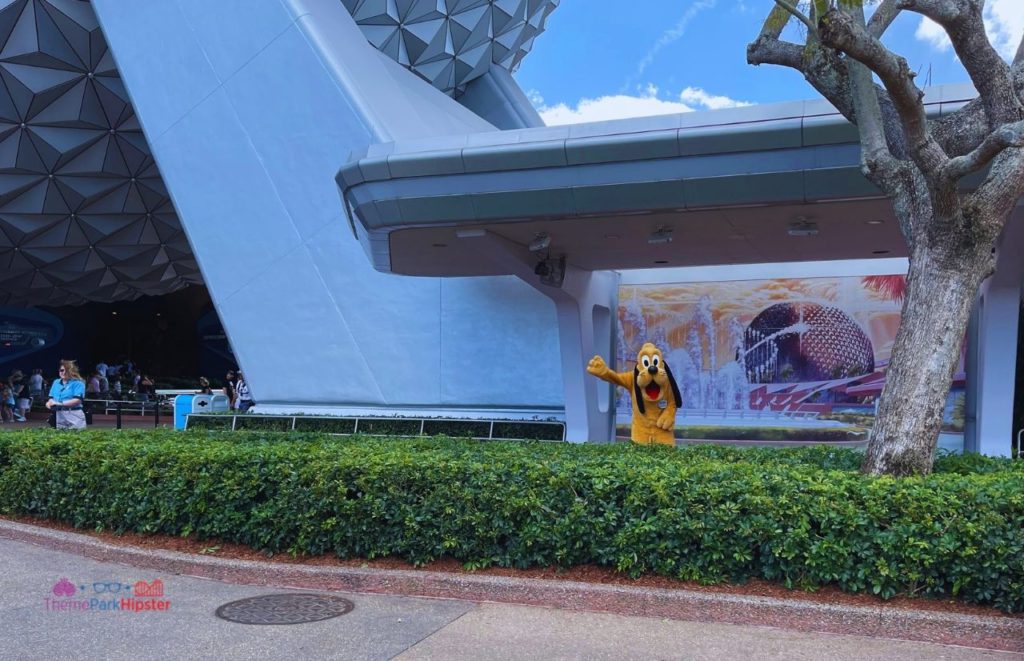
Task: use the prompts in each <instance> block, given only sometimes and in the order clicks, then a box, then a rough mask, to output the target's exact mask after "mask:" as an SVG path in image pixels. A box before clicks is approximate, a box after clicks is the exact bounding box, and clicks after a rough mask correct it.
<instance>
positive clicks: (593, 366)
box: [587, 356, 608, 376]
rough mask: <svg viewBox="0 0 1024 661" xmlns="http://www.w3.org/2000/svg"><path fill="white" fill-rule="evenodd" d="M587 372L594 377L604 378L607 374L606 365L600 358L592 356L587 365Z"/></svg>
mask: <svg viewBox="0 0 1024 661" xmlns="http://www.w3.org/2000/svg"><path fill="white" fill-rule="evenodd" d="M587 372H589V373H590V374H593V375H594V376H604V375H605V374H607V373H608V365H607V364H606V363H605V362H604V358H602V357H601V356H594V357H593V358H591V359H590V362H589V363H587Z"/></svg>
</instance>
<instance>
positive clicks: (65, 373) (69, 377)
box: [46, 360, 85, 429]
mask: <svg viewBox="0 0 1024 661" xmlns="http://www.w3.org/2000/svg"><path fill="white" fill-rule="evenodd" d="M57 371H58V374H59V376H60V378H58V379H56V380H55V381H54V382H53V385H52V386H50V399H48V400H47V402H46V408H48V409H50V410H52V411H55V413H56V416H57V429H85V412H84V411H83V410H82V400H83V399H85V382H84V381H82V376H81V375H80V374H79V373H78V365H76V364H75V361H73V360H62V361H60V368H59V369H58V370H57Z"/></svg>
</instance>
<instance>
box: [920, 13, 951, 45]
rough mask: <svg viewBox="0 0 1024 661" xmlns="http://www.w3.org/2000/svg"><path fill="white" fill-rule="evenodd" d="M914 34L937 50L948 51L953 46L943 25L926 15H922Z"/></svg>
mask: <svg viewBox="0 0 1024 661" xmlns="http://www.w3.org/2000/svg"><path fill="white" fill-rule="evenodd" d="M914 36H915V37H917V38H918V39H920V40H921V41H924V42H926V43H927V44H928V45H929V46H931V47H932V48H934V49H935V50H937V51H947V50H949V49H951V48H953V44H951V43H950V42H949V35H947V34H946V31H945V30H943V29H942V26H941V25H939V24H938V23H936V22H935V21H933V20H932V19H930V18H927V17H925V16H922V17H921V22H920V23H918V25H917V31H916V32H914Z"/></svg>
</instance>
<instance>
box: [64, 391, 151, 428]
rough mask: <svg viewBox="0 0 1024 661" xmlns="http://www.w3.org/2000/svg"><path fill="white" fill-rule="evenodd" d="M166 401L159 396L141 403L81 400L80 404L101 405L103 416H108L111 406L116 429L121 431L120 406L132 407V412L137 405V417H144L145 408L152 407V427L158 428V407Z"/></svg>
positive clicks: (125, 400) (122, 400) (134, 401)
mask: <svg viewBox="0 0 1024 661" xmlns="http://www.w3.org/2000/svg"><path fill="white" fill-rule="evenodd" d="M168 401H169V400H168V399H167V398H166V397H163V396H161V395H153V399H150V400H146V401H142V400H127V399H87V398H82V403H83V404H85V403H88V402H95V403H98V404H102V405H103V407H104V414H106V415H109V413H110V408H111V405H113V407H114V415H115V416H117V418H116V429H121V415H122V413H123V410H122V407H121V405H122V404H130V405H133V406H132V407H131V408H132V409H133V410H134V408H135V407H134V405H136V404H138V405H139V408H138V411H139V417H142V416H145V415H146V407H147V406H149V405H152V407H153V426H154V427H159V426H160V407H161V406H164V405H166V404H167V403H168Z"/></svg>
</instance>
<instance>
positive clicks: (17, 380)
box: [7, 370, 32, 422]
mask: <svg viewBox="0 0 1024 661" xmlns="http://www.w3.org/2000/svg"><path fill="white" fill-rule="evenodd" d="M7 385H8V387H9V388H10V389H11V396H12V397H13V398H14V406H13V407H12V412H13V414H14V420H15V421H16V422H25V421H26V420H27V418H26V417H25V413H26V412H27V411H28V409H30V408H31V407H32V403H31V402H30V401H29V400H28V398H27V397H26V395H27V394H28V393H26V392H25V375H24V374H22V373H21V370H14V371H13V372H11V376H10V377H8V378H7Z"/></svg>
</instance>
